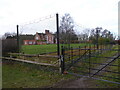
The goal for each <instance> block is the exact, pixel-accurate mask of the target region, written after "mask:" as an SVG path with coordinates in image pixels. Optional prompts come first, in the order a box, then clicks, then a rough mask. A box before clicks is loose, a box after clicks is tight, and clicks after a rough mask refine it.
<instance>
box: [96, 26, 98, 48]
mask: <svg viewBox="0 0 120 90" xmlns="http://www.w3.org/2000/svg"><path fill="white" fill-rule="evenodd" d="M98 29H99V28H96V45H97V49H98V48H99V45H98V37H99V34H98Z"/></svg>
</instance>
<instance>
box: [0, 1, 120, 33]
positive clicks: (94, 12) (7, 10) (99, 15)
mask: <svg viewBox="0 0 120 90" xmlns="http://www.w3.org/2000/svg"><path fill="white" fill-rule="evenodd" d="M118 1H119V0H0V35H2V34H4V33H5V32H16V25H17V24H18V25H19V24H21V23H25V22H29V21H31V20H34V19H37V18H41V17H44V16H48V15H53V14H55V13H59V14H60V15H64V13H70V15H71V16H72V17H73V19H74V21H75V22H76V23H78V24H80V25H83V26H85V27H86V28H87V27H88V28H96V27H97V26H99V27H103V28H104V29H108V30H110V31H112V32H113V33H117V32H118Z"/></svg>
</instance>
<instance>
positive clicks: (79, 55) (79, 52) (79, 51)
mask: <svg viewBox="0 0 120 90" xmlns="http://www.w3.org/2000/svg"><path fill="white" fill-rule="evenodd" d="M79 58H80V46H79Z"/></svg>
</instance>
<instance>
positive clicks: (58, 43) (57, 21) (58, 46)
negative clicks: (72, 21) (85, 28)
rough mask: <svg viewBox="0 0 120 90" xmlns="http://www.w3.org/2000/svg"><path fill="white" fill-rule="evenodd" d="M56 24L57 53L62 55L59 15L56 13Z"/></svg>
mask: <svg viewBox="0 0 120 90" xmlns="http://www.w3.org/2000/svg"><path fill="white" fill-rule="evenodd" d="M56 26H57V54H58V56H60V41H59V15H58V13H57V14H56Z"/></svg>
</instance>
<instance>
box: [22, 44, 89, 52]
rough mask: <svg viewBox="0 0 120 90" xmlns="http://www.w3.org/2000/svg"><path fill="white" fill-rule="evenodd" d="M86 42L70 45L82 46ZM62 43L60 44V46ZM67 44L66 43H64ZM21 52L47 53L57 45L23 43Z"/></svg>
mask: <svg viewBox="0 0 120 90" xmlns="http://www.w3.org/2000/svg"><path fill="white" fill-rule="evenodd" d="M85 45H87V44H85V43H82V44H71V45H70V46H71V47H79V46H81V47H83V46H85ZM61 46H62V44H61V45H60V47H61ZM65 46H68V45H65ZM21 52H24V53H25V54H42V53H49V52H57V45H56V44H48V45H23V46H22V48H21Z"/></svg>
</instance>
